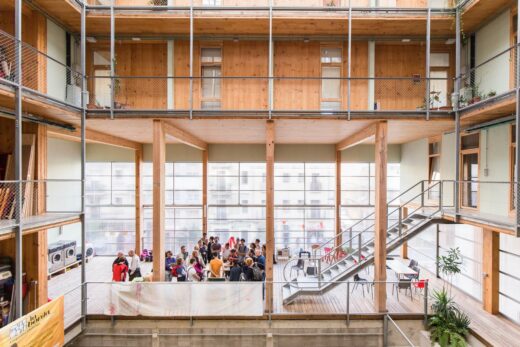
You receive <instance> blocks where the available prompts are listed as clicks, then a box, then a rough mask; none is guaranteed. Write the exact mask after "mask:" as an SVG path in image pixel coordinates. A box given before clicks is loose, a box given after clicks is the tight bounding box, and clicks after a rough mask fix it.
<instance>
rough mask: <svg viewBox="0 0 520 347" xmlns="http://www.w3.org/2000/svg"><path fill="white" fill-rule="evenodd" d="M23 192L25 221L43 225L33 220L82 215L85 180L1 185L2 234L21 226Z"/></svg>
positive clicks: (41, 181)
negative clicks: (82, 181) (19, 200)
mask: <svg viewBox="0 0 520 347" xmlns="http://www.w3.org/2000/svg"><path fill="white" fill-rule="evenodd" d="M20 189H21V203H22V205H21V211H20V214H21V218H22V220H23V221H28V220H32V222H35V223H36V222H37V223H39V222H45V220H40V219H41V218H32V217H38V216H43V215H46V216H48V218H51V216H52V215H54V216H62V217H66V216H69V215H73V214H78V213H81V180H61V179H57V180H36V181H21V182H20V183H19V182H18V181H14V180H12V181H0V231H1V230H5V229H11V228H13V227H16V226H17V222H16V218H17V215H18V213H19V212H18V209H19V204H18V201H17V196H18V192H19V190H20Z"/></svg>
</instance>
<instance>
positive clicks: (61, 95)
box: [47, 20, 67, 100]
mask: <svg viewBox="0 0 520 347" xmlns="http://www.w3.org/2000/svg"><path fill="white" fill-rule="evenodd" d="M47 55H48V56H49V57H51V58H53V59H56V60H57V61H59V62H60V63H62V64H65V63H66V57H67V37H66V35H65V31H64V30H63V29H62V28H60V27H59V26H57V25H56V24H54V22H52V21H50V20H47ZM66 88H67V69H66V68H65V66H63V65H60V64H58V63H57V62H55V61H53V60H51V59H47V94H48V95H50V96H52V97H55V98H57V99H59V100H65V96H66Z"/></svg>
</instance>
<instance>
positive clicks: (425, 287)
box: [424, 281, 428, 327]
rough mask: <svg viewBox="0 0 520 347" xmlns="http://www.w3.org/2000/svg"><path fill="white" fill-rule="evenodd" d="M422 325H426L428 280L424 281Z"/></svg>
mask: <svg viewBox="0 0 520 347" xmlns="http://www.w3.org/2000/svg"><path fill="white" fill-rule="evenodd" d="M424 326H425V327H427V326H428V281H425V282H424Z"/></svg>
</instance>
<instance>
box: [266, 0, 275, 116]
mask: <svg viewBox="0 0 520 347" xmlns="http://www.w3.org/2000/svg"><path fill="white" fill-rule="evenodd" d="M268 63H269V84H268V88H267V89H268V91H267V92H268V93H269V95H268V97H269V98H268V100H269V119H271V117H272V113H273V86H274V80H273V0H269V62H268Z"/></svg>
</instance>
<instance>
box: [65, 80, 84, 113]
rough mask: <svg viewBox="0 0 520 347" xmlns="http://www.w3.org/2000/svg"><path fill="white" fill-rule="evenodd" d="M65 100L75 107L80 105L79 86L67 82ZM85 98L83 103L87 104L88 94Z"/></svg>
mask: <svg viewBox="0 0 520 347" xmlns="http://www.w3.org/2000/svg"><path fill="white" fill-rule="evenodd" d="M66 93H67V98H66V99H67V102H68V103H69V104H72V105H74V106H77V107H81V87H78V86H76V85H72V84H67V91H66ZM86 96H87V100H85V104H88V94H86Z"/></svg>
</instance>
